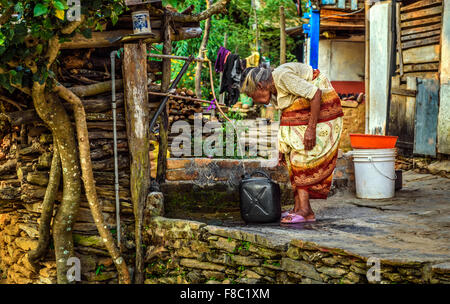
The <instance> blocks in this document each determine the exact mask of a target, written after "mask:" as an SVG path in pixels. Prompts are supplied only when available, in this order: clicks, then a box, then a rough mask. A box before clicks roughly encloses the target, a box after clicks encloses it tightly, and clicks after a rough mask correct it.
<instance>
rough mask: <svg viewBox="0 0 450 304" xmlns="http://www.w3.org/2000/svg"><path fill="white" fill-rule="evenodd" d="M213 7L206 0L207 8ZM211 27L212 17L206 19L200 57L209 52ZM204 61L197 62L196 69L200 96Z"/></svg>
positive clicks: (199, 52)
mask: <svg viewBox="0 0 450 304" xmlns="http://www.w3.org/2000/svg"><path fill="white" fill-rule="evenodd" d="M210 7H211V0H206V9H209V8H210ZM210 29H211V17H210V18H208V19H206V21H205V32H204V33H203V39H202V43H201V44H200V49H199V51H198V57H200V58H202V57H203V55H204V53H205V52H206V53H207V52H208V49H207V46H208V40H209V32H210ZM201 81H202V62H197V68H196V71H195V95H197V97H198V98H202V86H201Z"/></svg>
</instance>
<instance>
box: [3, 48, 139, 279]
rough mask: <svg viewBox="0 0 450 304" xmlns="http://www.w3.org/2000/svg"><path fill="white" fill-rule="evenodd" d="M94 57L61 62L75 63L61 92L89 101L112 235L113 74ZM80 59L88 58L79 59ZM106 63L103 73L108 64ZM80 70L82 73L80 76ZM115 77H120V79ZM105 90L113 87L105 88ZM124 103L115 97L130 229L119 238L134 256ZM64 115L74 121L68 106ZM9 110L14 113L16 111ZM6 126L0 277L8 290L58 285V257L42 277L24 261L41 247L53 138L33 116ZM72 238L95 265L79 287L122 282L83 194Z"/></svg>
mask: <svg viewBox="0 0 450 304" xmlns="http://www.w3.org/2000/svg"><path fill="white" fill-rule="evenodd" d="M88 52H89V51H88ZM90 55H92V56H90V57H89V56H85V57H84V58H86V59H85V61H79V62H77V63H76V64H74V62H75V56H77V54H75V55H74V56H73V57H72V58H71V59H70V60H69V59H67V58H69V57H63V58H64V59H65V60H67V61H65V60H63V61H64V62H70V64H71V65H69V64H67V65H66V64H63V65H62V66H61V72H62V73H63V74H64V75H68V76H66V77H65V78H64V79H63V81H65V83H64V84H65V85H67V87H69V88H70V89H71V90H73V91H75V92H77V93H78V94H79V96H84V97H83V98H82V101H83V104H84V106H85V110H86V116H87V125H88V131H89V143H90V148H91V158H92V165H93V171H94V172H93V173H94V178H95V182H96V190H97V194H98V197H99V200H100V202H101V204H102V208H103V216H104V218H105V221H106V224H107V225H108V227H109V229H111V230H112V231H115V230H116V220H115V209H116V208H115V192H114V158H113V132H112V130H113V121H112V106H111V99H112V97H111V92H110V87H111V86H110V84H111V76H110V74H109V70H108V66H106V67H105V66H101V65H94V64H93V65H92V66H91V65H90V64H89V63H90V62H91V63H92V62H97V59H95V58H99V56H98V55H97V54H95V55H94V53H92V54H90ZM80 58H83V54H82V53H80ZM104 63H105V65H106V61H105V62H104ZM120 68H121V67H120V65H119V66H118V67H117V70H118V71H120ZM101 69H104V70H103V71H101ZM75 70H76V71H81V72H80V73H78V74H76V73H75ZM74 75H75V76H74ZM80 75H82V78H80V77H79V76H80ZM118 76H119V77H120V73H119V75H118ZM108 82H109V86H105V85H103V84H105V83H108ZM99 84H100V85H99ZM92 86H96V87H92ZM93 88H94V89H95V90H94V89H93ZM99 88H100V89H99ZM123 98H124V97H123V93H122V90H121V89H118V90H117V94H116V99H117V133H118V146H117V148H118V164H119V184H120V188H119V197H120V208H121V210H120V211H121V221H122V227H123V228H122V230H123V229H125V230H127V229H128V226H130V227H131V228H130V229H131V230H130V231H131V233H129V234H127V233H123V234H122V240H123V243H122V244H123V249H124V250H126V249H130V250H132V249H133V248H134V244H133V240H130V239H128V237H127V235H133V232H132V231H133V209H132V205H131V200H130V170H129V157H128V141H127V136H126V132H125V118H124V111H125V109H124V102H123ZM65 107H66V110H67V112H68V113H69V115H70V116H71V117H72V114H71V113H72V110H71V107H70V105H65ZM8 110H12V111H14V109H13V108H9V109H8ZM1 118H2V119H3V120H2V121H3V122H6V124H7V127H6V128H5V127H3V128H2V131H1V133H2V137H1V138H0V247H1V248H0V269H1V270H3V272H4V273H3V274H2V275H3V276H4V277H6V281H7V282H8V283H54V282H55V276H56V268H55V267H56V266H55V263H54V252H53V250H50V251H49V252H48V255H47V256H46V258H45V259H44V260H43V261H42V262H41V263H40V267H41V268H40V269H37V270H35V269H34V268H32V267H31V265H29V263H28V260H27V258H26V255H27V253H28V251H29V250H32V249H34V248H35V246H36V244H37V238H38V233H37V231H38V227H39V218H40V212H41V207H42V206H41V205H42V201H43V198H44V195H45V191H46V187H47V184H48V179H49V171H50V166H51V161H52V154H53V137H52V135H51V134H50V131H49V130H48V129H47V128H46V126H45V125H44V123H43V122H42V121H41V120H40V118H39V117H38V116H37V114H36V112H35V111H34V109H28V110H22V111H15V112H6V113H2V117H1ZM72 118H73V117H72ZM0 120H1V119H0ZM61 198H62V188H61V189H60V191H59V193H58V195H57V198H56V202H55V212H56V210H57V208H58V206H59V202H60V200H61ZM10 231H12V232H11V233H10ZM73 233H74V241H75V252H76V255H77V256H78V257H80V259H81V261H82V264H83V263H87V264H88V265H90V266H89V267H82V268H83V269H82V280H87V281H102V282H117V273H116V271H115V267H114V265H113V263H112V261H110V259H109V260H108V258H107V257H108V256H109V255H108V252H107V251H106V248H104V246H103V242H102V241H101V238H100V236H98V235H97V234H98V232H97V228H96V225H95V222H94V219H93V218H92V216H91V211H90V208H89V205H88V202H87V199H86V197H85V195H84V193H83V194H82V200H81V203H80V209H79V213H78V218H77V220H76V222H75V226H74V229H73ZM130 252H132V251H130ZM130 254H132V253H130ZM125 256H127V254H125ZM52 261H53V262H52ZM100 265H103V266H102V271H101V272H102V274H103V275H96V272H97V273H98V271H97V270H98V269H97V268H98V267H100ZM1 270H0V271H1Z"/></svg>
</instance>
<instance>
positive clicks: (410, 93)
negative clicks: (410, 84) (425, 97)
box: [391, 87, 417, 97]
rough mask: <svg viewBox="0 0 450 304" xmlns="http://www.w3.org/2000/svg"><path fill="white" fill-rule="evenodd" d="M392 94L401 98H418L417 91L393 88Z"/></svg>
mask: <svg viewBox="0 0 450 304" xmlns="http://www.w3.org/2000/svg"><path fill="white" fill-rule="evenodd" d="M391 93H392V94H394V95H401V96H411V97H416V93H417V92H416V91H415V90H408V89H401V88H394V87H393V88H391Z"/></svg>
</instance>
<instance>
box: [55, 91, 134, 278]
mask: <svg viewBox="0 0 450 304" xmlns="http://www.w3.org/2000/svg"><path fill="white" fill-rule="evenodd" d="M53 90H54V91H55V92H56V93H57V94H58V95H59V96H60V97H61V98H63V99H65V100H66V101H67V102H69V103H70V104H72V105H73V112H74V116H75V126H76V129H77V137H78V149H79V151H80V163H81V171H82V179H83V182H84V189H85V193H86V198H87V200H88V202H89V207H90V209H91V213H92V217H93V218H94V219H95V224H96V226H97V230H98V232H99V234H100V236H101V237H102V239H103V240H104V244H105V247H106V248H107V250H108V252H109V254H110V255H111V258H112V259H113V261H114V264H115V265H116V269H117V272H118V274H119V283H125V284H130V283H131V279H130V274H129V272H128V268H127V266H126V263H125V260H124V259H123V257H122V256H121V253H120V251H119V249H118V248H117V247H116V246H115V244H114V239H113V237H112V234H111V232H110V231H109V230H108V228H107V225H106V224H105V220H104V218H103V213H102V208H101V206H100V203H99V201H98V197H97V191H96V189H95V181H94V174H93V172H92V162H91V151H90V147H89V135H88V129H87V124H86V113H85V111H84V107H83V103H82V102H81V100H80V98H78V96H76V95H75V94H74V93H73V92H72V91H70V90H69V89H67V88H66V87H64V86H62V85H61V84H59V83H56V85H55V87H54V88H53Z"/></svg>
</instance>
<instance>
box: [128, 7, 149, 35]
mask: <svg viewBox="0 0 450 304" xmlns="http://www.w3.org/2000/svg"><path fill="white" fill-rule="evenodd" d="M131 16H132V19H133V33H134V34H146V33H151V32H152V28H151V26H150V14H149V12H148V11H138V12H133V13H131Z"/></svg>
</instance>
